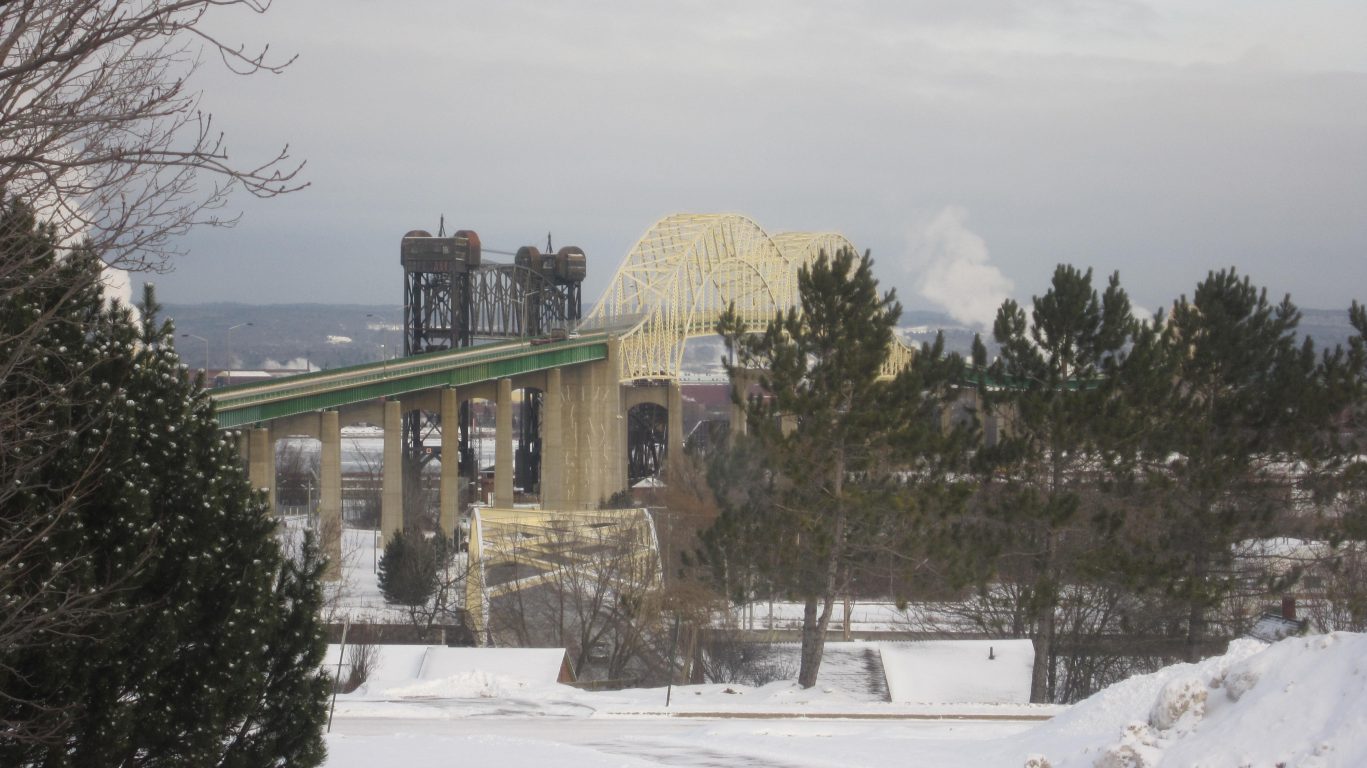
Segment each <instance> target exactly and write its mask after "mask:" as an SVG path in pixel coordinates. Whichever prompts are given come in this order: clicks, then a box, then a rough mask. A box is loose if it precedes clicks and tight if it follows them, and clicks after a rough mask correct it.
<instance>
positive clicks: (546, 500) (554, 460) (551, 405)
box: [541, 368, 565, 509]
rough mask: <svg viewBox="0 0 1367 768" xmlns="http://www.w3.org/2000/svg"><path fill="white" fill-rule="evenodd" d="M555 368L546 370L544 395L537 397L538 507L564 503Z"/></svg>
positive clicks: (562, 443) (561, 429)
mask: <svg viewBox="0 0 1367 768" xmlns="http://www.w3.org/2000/svg"><path fill="white" fill-rule="evenodd" d="M560 388H561V374H560V369H559V368H552V369H550V370H549V371H547V372H546V394H545V396H544V397H543V398H542V400H541V507H542V509H562V508H564V506H565V424H564V417H563V416H562V415H561V407H560V405H561V399H562V397H563V394H562V392H561V391H560Z"/></svg>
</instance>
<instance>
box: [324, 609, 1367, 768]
mask: <svg viewBox="0 0 1367 768" xmlns="http://www.w3.org/2000/svg"><path fill="white" fill-rule="evenodd" d="M969 682H971V681H969ZM666 695H668V696H670V699H671V701H670V703H669V705H668V706H666V704H665V698H666ZM1051 715H1052V719H1047V720H1040V719H1039V718H1041V717H1049V716H1051ZM328 746H329V750H330V757H329V760H328V763H327V765H328V766H329V768H361V767H362V766H365V767H366V768H370V766H374V765H403V766H406V767H408V768H424V767H426V766H446V765H451V764H453V763H459V764H493V765H499V766H502V767H505V768H518V767H520V766H528V767H530V766H536V768H544V766H558V767H561V768H587V767H588V766H627V767H630V768H637V767H642V768H643V767H646V766H780V767H785V766H791V767H792V768H821V767H824V766H841V767H842V768H843V767H845V766H870V767H876V766H919V765H929V766H944V767H945V768H956V767H957V766H964V767H965V768H966V767H967V766H1012V767H1014V768H1021V767H1026V766H1028V767H1031V768H1044V766H1051V767H1052V768H1074V767H1081V766H1087V767H1090V768H1143V767H1147V766H1195V765H1200V766H1207V767H1209V768H1218V767H1219V766H1230V767H1231V768H1233V767H1234V766H1250V768H1252V767H1255V766H1267V767H1268V768H1273V767H1274V766H1279V765H1280V766H1315V767H1317V768H1319V767H1322V768H1329V767H1331V766H1344V767H1345V768H1347V767H1349V766H1361V765H1367V636H1364V635H1358V634H1350V633H1336V634H1331V635H1318V636H1311V637H1305V638H1291V639H1287V640H1284V641H1282V642H1279V643H1276V644H1274V645H1271V646H1267V645H1264V644H1262V643H1260V642H1257V641H1253V640H1239V641H1236V642H1235V643H1233V644H1232V645H1231V647H1230V649H1229V651H1228V653H1226V654H1225V655H1223V656H1218V657H1214V658H1211V659H1207V660H1205V661H1203V662H1201V663H1199V664H1179V665H1176V666H1173V667H1169V668H1167V669H1164V670H1162V671H1160V672H1157V673H1154V674H1151V675H1145V676H1141V677H1135V678H1132V679H1130V680H1127V681H1124V682H1122V683H1119V684H1117V685H1115V686H1112V687H1111V688H1108V689H1106V690H1105V691H1102V692H1100V693H1098V694H1097V695H1096V696H1093V697H1092V698H1090V699H1088V700H1086V701H1084V702H1081V703H1079V704H1077V705H1075V706H1073V707H1071V708H1067V709H1063V708H1049V707H1033V706H1030V705H1021V704H996V705H984V704H973V703H971V702H964V703H951V702H946V703H940V704H922V705H909V704H898V703H873V702H867V701H855V700H852V699H850V698H848V697H845V696H843V695H842V694H841V693H840V692H838V691H835V690H828V689H824V688H822V686H821V685H818V686H817V687H815V688H813V689H811V690H807V691H804V690H801V689H799V688H796V687H795V686H794V685H793V684H791V683H772V684H770V685H767V686H764V687H762V688H746V687H744V686H735V685H732V686H725V685H700V686H682V687H675V688H674V689H673V691H672V693H668V692H666V690H665V689H649V690H629V691H612V692H587V691H580V690H577V689H573V688H570V687H567V686H562V685H556V684H553V683H539V682H535V681H529V680H525V679H517V678H514V677H508V676H500V675H494V674H489V673H485V672H482V671H479V670H468V671H464V672H454V673H453V674H449V675H446V676H445V677H443V678H442V679H440V680H429V681H428V682H427V684H425V685H420V686H414V685H412V684H411V683H407V682H405V681H402V680H390V681H388V682H385V683H383V684H381V683H378V682H377V684H375V685H372V686H365V687H363V688H361V689H360V690H358V691H356V692H355V693H352V694H347V695H344V696H341V697H339V699H338V701H337V709H336V718H335V720H334V721H333V726H332V732H331V734H330V735H329V737H328Z"/></svg>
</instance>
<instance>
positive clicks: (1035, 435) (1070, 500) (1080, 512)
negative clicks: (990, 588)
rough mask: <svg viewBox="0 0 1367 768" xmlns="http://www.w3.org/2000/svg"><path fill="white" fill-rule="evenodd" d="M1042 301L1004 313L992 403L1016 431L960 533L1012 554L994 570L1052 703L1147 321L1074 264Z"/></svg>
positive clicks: (985, 462) (1035, 696) (1007, 433)
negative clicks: (1117, 396)
mask: <svg viewBox="0 0 1367 768" xmlns="http://www.w3.org/2000/svg"><path fill="white" fill-rule="evenodd" d="M1032 304H1033V306H1032V308H1031V311H1030V313H1029V320H1028V321H1027V314H1026V310H1025V309H1024V308H1023V307H1021V306H1019V305H1018V304H1017V303H1016V302H1015V301H1012V300H1007V301H1006V302H1005V303H1003V304H1002V306H1001V308H1000V310H998V312H997V318H996V322H995V323H994V326H993V335H994V337H995V339H996V341H997V343H998V344H999V345H1001V357H1000V359H998V360H997V361H996V362H994V364H993V365H992V366H991V367H990V368H989V369H988V370H987V377H986V379H984V381H983V384H984V385H985V386H983V388H982V396H983V400H984V401H985V403H986V404H987V406H988V407H991V408H995V409H997V410H998V411H999V412H1000V413H1001V414H1002V416H1003V420H1004V421H1005V422H1006V424H1007V427H1006V428H1005V429H1003V431H1002V432H1003V434H1002V435H1001V439H1000V442H999V443H998V444H997V445H995V446H988V447H986V448H984V449H983V450H982V451H981V452H980V453H979V456H978V459H979V465H980V468H981V469H982V470H983V474H982V476H983V481H984V484H983V489H982V493H980V495H979V496H980V503H979V504H978V505H977V507H978V509H979V510H981V512H982V516H981V518H980V519H978V520H968V521H965V522H964V524H962V525H961V526H960V527H959V531H960V532H961V533H963V534H966V535H967V540H966V541H965V542H963V544H965V545H966V546H968V547H970V548H974V549H978V550H979V553H978V554H979V555H981V553H982V552H990V553H1003V554H1001V555H1000V556H999V557H996V558H994V559H993V560H992V562H991V563H990V567H991V569H992V570H993V571H994V573H993V577H994V578H996V579H1000V580H1003V581H1013V582H1015V587H1016V590H1015V592H1014V594H1017V595H1018V596H1019V599H1020V600H1021V603H1022V604H1021V605H1020V606H1019V610H1020V611H1021V612H1022V613H1023V614H1024V617H1025V621H1024V623H1023V627H1022V629H1023V631H1024V632H1025V634H1027V635H1028V636H1029V637H1030V638H1031V639H1032V640H1033V641H1034V645H1035V666H1034V673H1033V675H1032V679H1031V700H1032V701H1037V702H1042V701H1050V700H1053V698H1054V692H1055V688H1056V684H1057V669H1056V665H1055V660H1056V651H1057V649H1056V648H1055V645H1054V643H1055V638H1056V635H1057V630H1056V618H1057V608H1058V604H1059V598H1060V590H1061V589H1063V587H1064V586H1065V584H1067V583H1068V582H1070V581H1073V582H1075V581H1076V579H1077V576H1078V562H1077V561H1078V558H1079V555H1080V554H1081V553H1083V552H1086V551H1087V550H1088V549H1089V548H1090V546H1091V544H1090V543H1089V542H1088V539H1089V537H1091V535H1092V533H1093V529H1092V522H1093V520H1094V518H1096V517H1097V513H1098V510H1097V509H1096V508H1095V500H1096V495H1095V494H1094V493H1090V492H1089V491H1090V490H1092V489H1094V488H1095V486H1096V485H1097V483H1098V482H1099V478H1100V475H1101V474H1102V472H1103V470H1104V468H1105V466H1106V464H1107V460H1108V459H1107V455H1108V452H1109V451H1110V448H1111V446H1110V445H1109V444H1108V433H1107V429H1106V427H1107V423H1108V420H1107V411H1108V410H1109V409H1110V408H1111V402H1110V401H1111V384H1112V381H1111V374H1113V373H1114V371H1115V370H1116V368H1117V367H1118V366H1119V365H1120V363H1121V361H1122V360H1123V354H1122V351H1123V350H1124V348H1125V347H1126V345H1127V344H1128V343H1129V341H1130V339H1131V337H1132V334H1133V332H1134V329H1135V326H1136V324H1135V321H1134V319H1133V317H1132V313H1131V308H1130V301H1129V297H1128V296H1127V295H1126V294H1125V291H1124V289H1122V288H1121V287H1120V279H1119V276H1118V275H1112V276H1111V277H1110V279H1109V280H1108V282H1107V286H1106V289H1105V291H1103V292H1102V293H1101V294H1098V293H1097V291H1096V289H1095V288H1093V286H1092V272H1091V270H1090V269H1089V270H1087V271H1086V272H1082V271H1080V270H1078V269H1077V268H1075V267H1072V266H1070V265H1063V264H1061V265H1059V266H1058V267H1057V268H1056V269H1055V270H1054V276H1053V280H1052V281H1051V283H1050V287H1049V290H1048V291H1046V292H1045V294H1044V295H1043V296H1037V297H1034V299H1033V301H1032ZM989 382H990V383H991V384H992V386H986V384H987V383H989ZM1084 500H1086V503H1085V501H1084ZM1005 553H1009V554H1005Z"/></svg>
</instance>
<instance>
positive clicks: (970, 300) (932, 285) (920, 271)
mask: <svg viewBox="0 0 1367 768" xmlns="http://www.w3.org/2000/svg"><path fill="white" fill-rule="evenodd" d="M967 220H968V211H966V210H964V209H963V208H961V207H959V206H954V205H952V206H948V207H946V208H944V209H942V210H941V211H940V212H939V213H937V214H936V215H935V217H934V218H932V219H931V220H930V222H929V223H928V224H927V225H926V226H925V227H923V228H921V229H919V230H917V231H914V232H912V234H911V248H910V251H909V253H908V254H907V257H908V258H907V268H908V269H909V270H910V271H911V272H912V273H913V274H915V275H916V290H917V292H918V293H920V294H921V296H923V297H924V298H926V299H929V300H930V301H933V302H935V303H936V304H938V305H940V306H941V307H944V309H945V311H946V312H948V313H949V314H950V316H951V317H953V318H954V319H955V320H957V321H959V322H961V323H964V324H965V325H968V326H970V327H972V328H975V329H987V328H991V327H992V320H993V318H995V317H996V315H997V308H998V307H1000V306H1001V303H1002V301H1004V300H1005V299H1006V298H1008V297H1009V296H1010V295H1011V290H1012V289H1013V288H1015V284H1014V283H1012V282H1011V280H1010V279H1008V278H1007V277H1006V275H1003V274H1002V273H1001V270H999V269H997V268H996V267H994V266H992V265H991V264H990V263H988V253H987V243H986V242H985V241H984V240H983V239H982V238H981V237H979V236H978V235H977V234H976V233H974V232H973V231H971V230H969V229H968V227H967V226H965V222H966V221H967Z"/></svg>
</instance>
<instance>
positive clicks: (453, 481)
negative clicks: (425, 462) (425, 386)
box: [439, 388, 460, 536]
mask: <svg viewBox="0 0 1367 768" xmlns="http://www.w3.org/2000/svg"><path fill="white" fill-rule="evenodd" d="M439 504H440V505H441V516H440V521H441V530H442V532H443V533H445V534H446V535H447V536H454V535H455V532H456V520H457V517H458V516H459V514H460V398H459V397H458V396H457V394H456V390H454V389H450V388H447V389H443V390H442V391H441V486H440V489H439Z"/></svg>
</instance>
